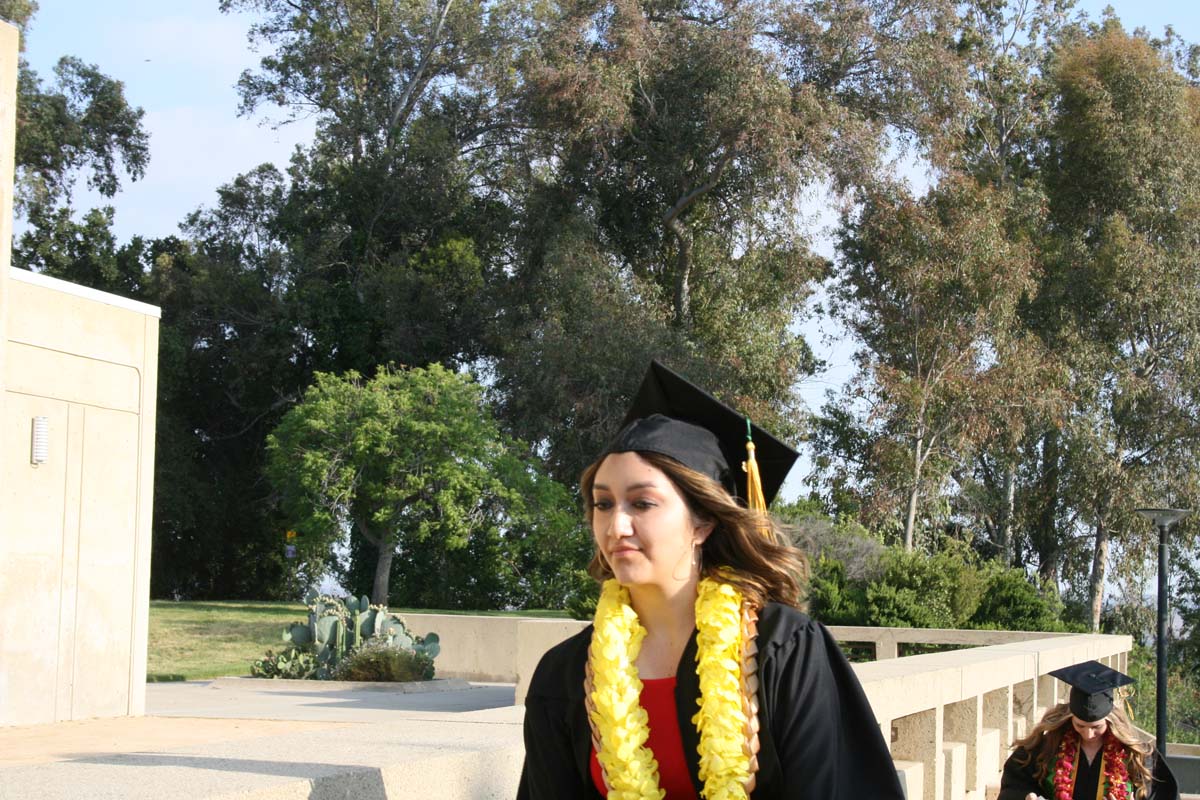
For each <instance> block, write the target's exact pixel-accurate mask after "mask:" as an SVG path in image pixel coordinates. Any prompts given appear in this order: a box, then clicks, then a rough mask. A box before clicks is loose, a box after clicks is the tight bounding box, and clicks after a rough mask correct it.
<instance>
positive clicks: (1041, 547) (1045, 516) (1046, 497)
mask: <svg viewBox="0 0 1200 800" xmlns="http://www.w3.org/2000/svg"><path fill="white" fill-rule="evenodd" d="M1059 459H1060V454H1059V433H1058V431H1056V430H1051V431H1047V432H1046V435H1045V436H1044V437H1042V470H1041V471H1042V477H1041V481H1040V484H1041V485H1040V486H1039V487H1038V489H1039V491H1038V503H1039V506H1040V508H1039V509H1038V514H1037V517H1036V520H1035V523H1034V526H1033V529H1032V530H1031V531H1030V533H1031V538H1032V539H1033V548H1034V550H1036V551H1037V555H1038V574H1039V575H1040V576H1041V577H1042V580H1044V581H1049V582H1050V583H1052V584H1053V585H1054V588H1055V589H1056V590H1057V589H1058V554H1059V552H1060V550H1061V546H1060V542H1059V540H1058V482H1059Z"/></svg>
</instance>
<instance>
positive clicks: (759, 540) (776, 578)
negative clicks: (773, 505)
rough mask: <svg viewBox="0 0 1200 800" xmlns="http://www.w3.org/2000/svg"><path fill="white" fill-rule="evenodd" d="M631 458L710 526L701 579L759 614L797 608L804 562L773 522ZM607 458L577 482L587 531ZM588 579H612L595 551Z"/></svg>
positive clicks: (711, 487) (689, 476)
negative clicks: (727, 587)
mask: <svg viewBox="0 0 1200 800" xmlns="http://www.w3.org/2000/svg"><path fill="white" fill-rule="evenodd" d="M637 455H638V456H639V457H641V458H642V459H643V460H645V461H646V462H647V463H648V464H650V465H651V466H653V467H655V468H657V469H659V470H661V471H662V472H663V473H664V474H665V475H666V476H667V478H669V479H670V480H671V482H672V483H673V484H674V485H675V488H677V489H678V490H679V493H680V494H681V495H683V498H684V501H685V502H686V503H687V505H688V508H689V509H690V510H691V512H692V516H694V517H696V518H697V519H699V520H702V521H704V522H711V523H713V526H714V527H713V531H712V533H711V534H710V535H709V536H708V538H707V539H705V540H704V544H703V545H701V552H702V554H703V563H702V565H701V569H700V574H701V576H702V577H716V578H719V579H720V580H722V581H724V582H726V583H730V584H733V585H734V586H736V587H737V588H738V589H739V590H740V591H741V592H742V595H743V596H744V597H745V598H746V599H747V600H748V601H749V602H750V603H751V604H752V605H754V606H756V607H759V608H761V607H762V606H763V604H764V603H767V602H769V601H774V602H777V603H783V604H785V605H789V606H795V607H797V608H802V607H803V603H802V596H801V585H802V583H803V582H804V581H806V580H807V578H808V561H807V560H806V559H805V557H804V554H803V553H801V552H800V551H799V550H798V549H796V548H795V547H793V546H792V545H791V544H790V543H789V540H788V538H787V536H786V535H785V534H784V532H783V529H782V528H781V526H780V525H779V523H778V522H777V521H776V520H774V519H773V518H772V517H771V516H770V515H764V514H762V513H760V512H757V511H751V510H750V509H748V508H744V507H742V506H740V505H738V502H737V500H735V499H734V498H733V497H732V496H731V495H730V494H729V492H728V491H726V490H725V488H724V487H723V486H721V485H720V484H718V483H717V482H716V481H714V480H712V479H711V478H709V477H708V476H707V475H704V474H702V473H700V472H697V471H696V470H694V469H691V468H689V467H685V466H684V465H683V464H681V463H679V462H678V461H676V460H675V459H673V458H671V457H670V456H664V455H662V454H660V453H650V452H640V451H638V452H637ZM607 456H608V454H607V453H606V454H605V456H602V457H601V458H600V459H599V460H598V461H596V462H594V463H593V464H591V465H590V466H589V467H588V468H587V469H585V470H584V471H583V475H582V476H581V477H580V479H579V488H580V492H581V493H582V495H583V506H584V516H585V517H586V518H587V521H588V525H589V526H590V525H591V524H592V485H593V484H594V483H595V481H596V472H597V471H598V470H599V469H600V465H601V464H602V463H604V458H606V457H607ZM588 573H589V574H590V575H591V576H592V577H593V578H595V579H596V580H598V581H601V582H603V581H605V580H607V579H609V578H611V577H613V572H612V569H611V568H610V567H609V565H608V563H607V562H605V560H604V558H603V556H601V554H600V552H599V551H598V550H597V551H596V553H595V554H594V555H593V556H592V560H591V563H589V564H588Z"/></svg>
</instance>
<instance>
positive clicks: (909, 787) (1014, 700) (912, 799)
mask: <svg viewBox="0 0 1200 800" xmlns="http://www.w3.org/2000/svg"><path fill="white" fill-rule="evenodd" d="M405 618H406V619H407V620H408V622H409V624H410V626H411V627H412V628H413V629H414V630H415V631H416V632H418V633H422V634H423V633H426V632H428V631H437V633H438V635H439V636H440V637H441V640H442V653H441V655H440V656H438V660H437V666H438V674H439V675H440V676H444V677H460V678H467V679H472V680H487V681H502V682H515V683H516V684H517V692H516V702H517V703H518V704H521V703H523V701H524V699H525V692H526V689H527V687H528V682H529V679H530V677H531V676H532V674H533V669H534V667H535V666H536V665H537V662H538V660H539V659H540V658H541V656H542V654H543V653H545V652H546V651H547V650H548V649H550V648H551V647H553V646H554V645H555V644H557V643H558V642H560V641H562V640H563V639H565V638H567V637H568V636H571V635H572V634H574V633H576V632H578V631H579V630H582V629H583V628H584V627H585V626H586V624H587V623H584V622H579V621H576V620H543V619H527V618H513V617H465V616H450V615H436V614H406V615H405ZM830 631H831V632H832V633H833V635H834V636H835V637H836V638H837V639H838V640H839V641H840V642H843V643H846V644H850V643H859V644H871V645H873V646H874V649H875V654H876V659H877V660H876V661H872V662H868V663H861V664H855V665H854V670H855V672H856V673H857V674H858V677H859V680H860V681H862V685H863V689H864V691H865V692H866V694H867V698H868V699H869V700H870V702H871V707H872V709H873V710H874V712H875V716H876V718H877V719H878V720H879V725H880V729H881V730H882V732H883V734H884V737H885V738H886V739H887V740H888V741H889V742H890V744H891V752H892V758H893V759H894V760H895V763H896V770H897V772H898V773H899V775H900V778H901V782H902V783H903V785H904V787H905V794H906V797H908V798H909V800H918V799H919V800H984V799H985V798H987V797H992V796H994V795H995V787H997V786H998V784H999V779H1000V769H1001V766H1002V765H1003V763H1004V759H1005V758H1006V757H1007V753H1008V751H1009V748H1010V747H1011V744H1012V742H1013V740H1014V739H1015V738H1018V737H1020V736H1023V735H1024V734H1025V732H1026V731H1027V730H1029V729H1030V728H1031V727H1032V726H1033V725H1034V724H1035V723H1036V722H1037V721H1038V720H1039V719H1040V718H1041V716H1042V714H1043V713H1044V712H1045V710H1046V709H1047V708H1049V707H1050V706H1052V705H1054V704H1055V703H1058V702H1062V701H1064V700H1065V699H1066V696H1067V691H1068V689H1069V687H1067V686H1066V685H1065V684H1063V683H1061V682H1060V681H1058V680H1056V679H1054V678H1053V677H1051V676H1050V675H1048V674H1047V673H1049V672H1050V671H1051V670H1056V669H1059V668H1060V667H1065V666H1068V665H1070V664H1077V663H1080V662H1083V661H1088V660H1092V659H1095V660H1097V661H1102V662H1104V663H1106V664H1108V665H1110V666H1112V667H1114V668H1116V669H1120V670H1125V669H1126V667H1127V657H1128V653H1129V651H1130V649H1131V648H1132V640H1131V639H1130V637H1128V636H1105V635H1099V634H1057V633H1036V632H1034V633H1030V632H1020V631H961V630H933V629H924V628H922V629H918V628H863V627H839V626H833V627H831V628H830ZM909 643H911V644H934V645H939V644H940V645H957V646H959V647H961V648H963V649H958V650H952V651H948V652H939V653H928V654H925V655H915V656H906V657H903V658H901V657H898V653H899V646H900V645H901V644H909ZM989 787H992V791H991V792H989V791H988V789H989Z"/></svg>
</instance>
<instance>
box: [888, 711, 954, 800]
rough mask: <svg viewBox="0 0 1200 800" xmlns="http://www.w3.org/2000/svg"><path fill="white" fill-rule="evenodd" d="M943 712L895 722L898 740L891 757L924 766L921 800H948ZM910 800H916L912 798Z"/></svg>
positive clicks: (893, 746) (927, 712) (916, 715)
mask: <svg viewBox="0 0 1200 800" xmlns="http://www.w3.org/2000/svg"><path fill="white" fill-rule="evenodd" d="M943 722H944V711H943V709H942V706H938V707H937V708H933V709H930V710H928V711H922V712H920V713H917V714H910V715H908V716H907V717H901V718H900V719H897V720H894V721H893V723H892V724H893V725H894V726H895V728H896V741H895V742H893V743H892V758H893V759H895V760H897V761H917V762H920V763H921V764H922V765H923V767H924V768H923V769H922V775H921V782H922V785H923V791H922V793H921V798H922V800H948V798H946V796H945V786H946V775H945V769H946V768H945V754H944V753H943V752H942V743H943V739H944V737H943ZM909 800H915V799H914V798H912V797H910V798H909Z"/></svg>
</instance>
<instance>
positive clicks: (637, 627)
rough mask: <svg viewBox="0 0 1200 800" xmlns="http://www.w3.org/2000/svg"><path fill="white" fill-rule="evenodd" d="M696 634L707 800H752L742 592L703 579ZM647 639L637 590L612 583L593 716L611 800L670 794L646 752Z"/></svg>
mask: <svg viewBox="0 0 1200 800" xmlns="http://www.w3.org/2000/svg"><path fill="white" fill-rule="evenodd" d="M696 627H697V629H698V635H697V639H696V646H697V654H696V661H697V664H696V672H697V674H698V675H699V677H700V701H699V704H700V710H699V711H698V712H697V713H696V715H695V716H694V717H693V718H692V722H693V723H694V724H695V725H696V727H697V730H699V732H700V747H699V750H700V780H702V781H703V782H704V789H703V791H702V792H701V794H702V795H703V796H704V797H705V798H707V800H746V798H747V797H748V793H747V788H746V787H747V784H748V783H749V782H750V780H751V778H752V770H751V762H750V755H749V754H748V752H747V747H746V739H745V735H746V731H747V717H746V713H745V710H744V707H743V704H742V700H743V698H742V688H741V687H742V683H741V658H742V595H741V592H739V591H738V590H737V588H735V587H733V586H730V585H729V584H726V583H721V582H719V581H714V580H711V579H709V578H704V579H702V580H701V581H700V585H699V587H698V593H697V597H696ZM645 636H646V629H645V628H644V627H642V624H641V622H640V621H639V620H638V617H637V613H636V612H635V611H634V610H633V607H632V606H631V605H630V602H629V591H628V590H627V589H626V588H625V587H623V586H621V584H620V583H618V582H617V581H615V580H611V579H610V580H608V581H605V583H604V587H603V590H602V591H601V593H600V601H599V603H597V605H596V620H595V630H594V632H593V633H592V643H591V646H590V648H589V650H588V676H589V683H590V685H591V692H590V694H589V696H588V715H589V717H590V719H591V721H592V728H593V731H594V742H593V744H594V745H595V747H596V758H597V760H598V761H599V762H600V766H601V767H602V768H603V770H604V776H605V781H606V782H607V784H608V787H609V790H608V800H663V798H664V797H665V795H666V792H665V791H663V790H662V789H661V788H660V787H659V784H658V762H657V761H656V760H655V759H654V755H653V754H652V753H651V752H650V750H649V749H648V748H646V747H645V744H646V739H647V737H648V736H649V735H650V727H649V717H648V716H647V714H646V710H645V709H644V708H642V706H641V703H640V695H641V692H642V682H641V680H640V679H639V678H638V674H637V665H636V662H637V657H638V653H639V652H640V650H641V646H642V639H643V638H645Z"/></svg>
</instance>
